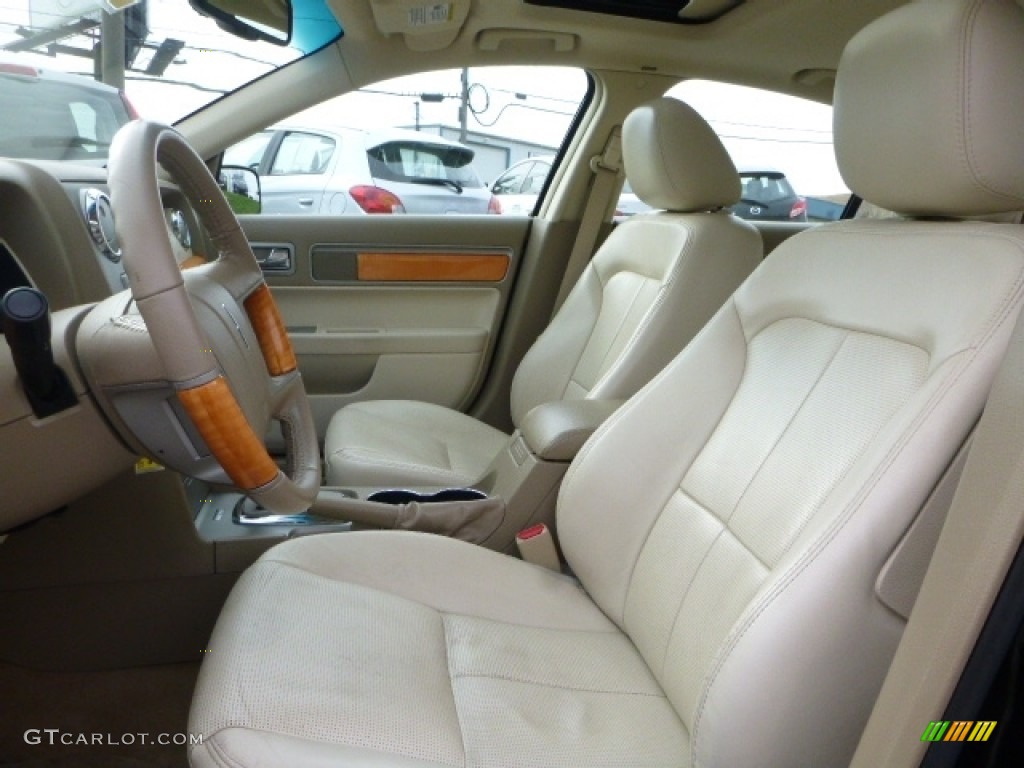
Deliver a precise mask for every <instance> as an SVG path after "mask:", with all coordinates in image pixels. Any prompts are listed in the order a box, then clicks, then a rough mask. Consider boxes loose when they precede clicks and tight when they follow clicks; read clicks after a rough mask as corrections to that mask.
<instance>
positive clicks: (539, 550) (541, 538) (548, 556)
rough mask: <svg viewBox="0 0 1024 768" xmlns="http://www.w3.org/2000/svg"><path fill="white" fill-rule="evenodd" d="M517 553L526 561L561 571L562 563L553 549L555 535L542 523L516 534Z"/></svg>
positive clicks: (556, 551)
mask: <svg viewBox="0 0 1024 768" xmlns="http://www.w3.org/2000/svg"><path fill="white" fill-rule="evenodd" d="M516 546H517V547H518V548H519V555H520V556H521V557H522V558H523V560H525V561H526V562H528V563H533V564H534V565H540V566H543V567H544V568H548V569H550V570H552V571H557V572H558V573H561V572H562V563H561V561H560V560H559V559H558V550H557V549H555V537H554V536H552V535H551V531H550V529H548V527H547V526H546V525H544V523H540V524H538V525H533V526H530V527H529V528H526V529H524V530H522V531H520V532H519V533H517V534H516Z"/></svg>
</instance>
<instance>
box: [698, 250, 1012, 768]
mask: <svg viewBox="0 0 1024 768" xmlns="http://www.w3.org/2000/svg"><path fill="white" fill-rule="evenodd" d="M996 238H997V239H1003V238H1001V237H999V236H998V235H997V236H996ZM1006 239H1009V238H1006ZM1015 244H1016V245H1017V246H1018V248H1020V245H1019V243H1015ZM1022 286H1024V271H1021V272H1018V275H1017V279H1016V281H1015V282H1014V284H1013V286H1012V287H1011V289H1010V290H1009V291H1008V292H1007V294H1006V295H1005V296H1004V299H1003V301H1002V302H1001V303H1000V304H998V305H997V307H996V309H995V311H994V315H995V317H994V318H993V319H992V322H990V323H988V329H987V331H985V332H983V333H982V334H981V338H980V339H979V340H978V342H977V343H976V344H972V345H969V346H967V347H966V348H965V349H964V350H962V352H961V353H960V354H961V355H963V359H961V360H960V362H959V364H958V365H957V366H956V367H955V368H954V369H953V370H951V371H950V372H949V373H947V374H946V375H945V376H944V377H943V381H942V382H941V383H940V384H939V385H938V386H937V387H936V391H935V392H934V393H933V395H932V396H931V397H930V398H929V400H928V402H927V403H925V404H924V405H923V407H922V408H921V410H920V412H919V413H918V415H917V417H916V418H915V419H914V420H913V421H912V422H911V424H910V425H908V427H907V428H906V430H904V432H903V433H902V434H900V435H897V436H895V439H894V440H893V443H892V445H891V446H890V448H889V450H888V452H887V453H886V456H885V457H884V459H883V461H882V462H881V463H880V464H879V466H878V467H877V468H876V469H875V471H874V472H872V473H871V475H870V476H869V477H868V478H867V479H866V480H865V482H864V484H863V485H862V486H861V488H860V490H859V491H857V492H856V493H855V494H854V495H853V498H852V499H851V500H850V502H849V503H848V504H847V505H846V507H845V508H844V509H843V510H842V511H840V512H839V513H838V514H837V515H836V516H835V518H834V520H833V521H832V522H831V523H830V524H829V525H828V527H827V528H826V529H825V530H824V531H823V532H822V533H821V535H820V536H819V537H818V539H817V541H815V542H811V544H810V545H809V546H808V547H807V549H806V550H805V551H804V553H803V555H802V556H801V557H800V558H799V559H798V560H797V561H796V562H795V563H794V564H793V565H792V566H790V568H789V569H788V571H787V572H786V573H784V574H781V575H780V577H779V578H778V580H777V581H776V583H775V585H774V586H773V587H772V588H771V589H770V590H769V591H768V592H767V593H766V594H765V595H764V596H763V597H762V598H761V600H760V601H759V603H757V604H753V603H751V604H750V605H748V607H747V610H746V611H744V614H745V616H741V619H740V620H739V621H738V622H737V623H736V624H735V625H734V628H733V630H732V631H731V632H730V635H729V636H728V637H727V638H726V641H725V642H724V643H723V644H722V645H721V646H720V648H719V651H718V653H717V655H716V659H715V660H714V662H713V663H712V667H711V669H710V670H709V672H708V674H707V677H706V683H705V684H704V688H703V691H702V693H701V697H700V702H699V704H698V707H697V713H696V716H695V717H694V724H693V730H692V733H693V738H692V740H691V742H690V753H691V760H692V761H693V765H694V766H696V765H698V762H697V743H698V738H697V737H698V734H699V730H700V725H701V721H702V719H703V716H704V712H705V707H706V705H707V701H708V698H709V695H710V691H711V690H712V688H713V687H714V684H715V681H716V680H717V678H718V676H719V675H720V674H721V672H722V669H723V667H724V666H725V664H726V663H727V662H728V660H729V658H730V654H731V652H732V650H733V649H734V648H735V647H736V646H737V645H738V644H739V642H740V640H742V639H743V637H744V636H745V635H746V633H747V632H748V631H749V630H750V629H751V627H752V626H753V625H754V623H755V622H756V621H757V619H758V618H760V616H761V614H762V613H764V611H765V610H767V608H768V607H769V606H770V605H771V604H772V603H773V602H774V601H775V599H776V598H777V597H779V596H780V595H781V594H782V593H783V592H784V591H785V590H786V588H787V587H788V586H789V585H790V584H791V583H792V582H793V581H795V580H796V578H797V577H798V576H799V575H800V574H801V573H803V572H804V571H805V570H806V569H807V568H808V567H809V566H810V564H811V563H812V562H814V561H815V560H816V559H817V557H818V556H819V555H820V554H821V553H822V552H823V551H824V550H825V549H826V548H827V546H828V544H830V543H831V542H832V541H833V540H834V539H835V538H836V537H837V536H838V535H839V533H840V532H841V531H842V530H843V529H844V528H845V527H846V525H847V524H848V523H849V522H850V520H852V519H853V516H854V514H855V513H856V511H857V510H858V509H859V508H860V507H861V505H862V504H863V503H864V501H865V500H866V499H867V498H868V497H870V495H871V493H872V491H873V490H874V489H875V487H876V486H877V485H878V484H879V483H880V482H881V481H882V479H884V478H885V477H886V475H887V474H888V472H889V469H890V468H891V467H892V465H893V464H895V463H896V461H897V460H898V459H899V458H900V457H901V456H902V455H903V451H904V449H905V448H906V446H907V444H909V443H910V442H911V440H912V438H913V437H914V436H915V435H916V434H917V433H918V431H919V430H920V429H921V427H922V425H924V424H925V423H926V422H927V421H928V417H929V416H930V415H931V413H932V412H933V411H934V410H935V409H936V408H937V407H938V406H939V404H940V403H942V402H944V400H945V398H946V396H947V394H948V393H949V391H950V390H951V389H953V387H954V386H955V385H956V384H957V383H958V382H959V381H960V379H961V377H962V376H963V375H964V373H965V372H966V371H967V370H969V369H970V368H971V364H972V363H973V362H974V360H975V359H976V357H977V355H978V352H979V350H981V349H982V348H984V347H985V345H986V343H987V342H988V341H989V340H990V339H991V338H992V336H994V335H995V333H996V331H997V330H998V329H999V328H1000V327H1002V326H1004V325H1005V324H1006V322H1007V321H1008V320H1013V317H1014V315H1013V309H1014V308H1017V309H1018V311H1019V310H1020V306H1019V305H1020V294H1021V288H1022ZM925 383H927V380H926V382H925Z"/></svg>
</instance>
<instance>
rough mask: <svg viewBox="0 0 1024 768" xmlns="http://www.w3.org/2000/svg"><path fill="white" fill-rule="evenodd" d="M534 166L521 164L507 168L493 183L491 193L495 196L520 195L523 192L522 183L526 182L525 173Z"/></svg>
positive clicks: (532, 164)
mask: <svg viewBox="0 0 1024 768" xmlns="http://www.w3.org/2000/svg"><path fill="white" fill-rule="evenodd" d="M534 165H535V163H523V164H522V165H516V166H513V167H512V168H509V169H508V170H507V171H505V173H503V174H502V175H501V176H499V177H498V180H497V181H495V182H494V185H493V186H492V187H491V191H492V192H493V193H494V194H496V195H518V194H520V193H521V192H522V191H523V182H524V181H525V180H526V174H527V171H529V169H530V168H532V167H533V166H534Z"/></svg>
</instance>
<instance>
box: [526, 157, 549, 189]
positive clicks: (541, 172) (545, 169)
mask: <svg viewBox="0 0 1024 768" xmlns="http://www.w3.org/2000/svg"><path fill="white" fill-rule="evenodd" d="M549 173H551V165H550V164H549V163H534V165H533V168H532V169H531V170H530V173H529V174H528V175H527V177H526V183H524V184H523V194H524V195H539V194H540V193H541V190H543V189H544V182H545V181H547V179H548V174H549Z"/></svg>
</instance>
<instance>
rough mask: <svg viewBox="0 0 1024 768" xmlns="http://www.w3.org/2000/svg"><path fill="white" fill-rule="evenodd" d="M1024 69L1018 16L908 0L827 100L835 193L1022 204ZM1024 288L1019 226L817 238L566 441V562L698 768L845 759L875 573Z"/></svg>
mask: <svg viewBox="0 0 1024 768" xmlns="http://www.w3.org/2000/svg"><path fill="white" fill-rule="evenodd" d="M1022 54H1024V10H1022V8H1021V7H1020V6H1018V5H1017V4H1016V3H1014V2H1013V0H934V1H930V2H915V3H911V4H909V5H907V6H904V7H902V8H901V9H899V10H897V11H896V12H894V13H892V14H890V15H888V16H886V17H884V18H882V19H880V20H879V21H877V22H875V23H874V24H872V25H870V26H869V27H867V28H866V29H865V30H864V31H862V32H861V33H859V34H858V35H857V36H856V37H855V38H854V40H853V41H852V42H851V43H850V45H849V46H848V48H847V51H846V53H845V54H844V57H843V59H842V63H841V67H840V75H839V81H838V85H837V93H836V123H837V131H836V141H837V149H838V157H839V159H840V169H841V171H842V172H843V174H844V177H845V178H846V180H847V183H848V184H850V186H851V187H852V188H853V189H854V190H855V191H857V192H861V191H863V192H865V193H866V194H867V199H873V198H874V199H878V200H881V201H884V204H885V205H886V206H887V207H888V208H890V209H892V210H895V211H897V212H902V213H913V214H917V215H922V216H928V217H933V218H934V217H942V218H946V219H951V218H953V217H957V216H961V215H964V214H968V213H969V214H981V213H984V214H994V213H998V212H1002V211H1009V210H1015V209H1020V208H1022V207H1024V151H1022V148H1021V147H1020V146H1019V144H1020V141H1021V138H1020V137H1021V134H1022V132H1021V131H1020V118H1021V107H1020V105H1022V104H1024V72H1022V70H1021V68H1020V67H1019V66H1018V62H1019V61H1020V60H1021V56H1022ZM1007 105H1012V106H1007ZM869 106H870V108H868V107H869ZM883 107H889V108H890V109H891V110H892V111H894V112H897V113H898V117H896V118H889V117H880V116H879V111H880V110H882V108H883ZM908 134H909V135H910V136H911V138H910V139H908V138H907V135H908ZM936 147H941V148H944V150H945V154H943V153H936V151H935V148H936ZM925 169H926V170H925ZM913 173H920V174H926V175H927V177H928V183H925V184H918V183H916V182H914V183H906V180H907V176H908V175H913ZM1022 295H1024V233H1022V232H1021V228H1020V227H1019V226H1016V225H1007V224H995V223H983V222H978V221H956V220H946V221H939V220H928V221H913V220H902V221H893V220H887V221H853V222H840V223H837V224H830V225H823V226H821V227H818V228H815V229H813V230H809V231H808V232H806V233H803V234H800V235H797V236H796V237H793V238H791V239H789V240H787V241H786V242H785V243H784V244H782V245H781V246H780V247H779V248H778V249H776V250H775V251H774V252H773V253H772V254H771V256H769V258H768V259H767V260H766V261H765V263H764V264H762V266H761V267H760V268H758V270H757V271H756V272H755V273H754V274H753V275H752V276H751V278H750V279H749V280H748V281H747V282H746V283H745V284H744V285H743V286H742V287H741V288H740V289H739V290H738V291H737V292H736V293H735V294H734V295H733V296H732V297H731V298H730V299H729V300H728V301H727V303H726V304H725V306H723V307H722V309H721V310H720V311H719V312H718V313H717V315H716V316H715V317H714V318H713V319H712V321H711V322H710V323H709V324H708V325H707V327H705V328H704V329H703V330H702V331H701V332H700V333H699V334H698V336H697V337H696V338H695V339H694V341H693V342H692V343H691V344H690V345H689V346H688V347H687V348H686V349H685V350H684V351H683V352H682V353H681V354H680V355H679V356H678V357H677V358H676V359H675V360H674V361H673V362H672V363H671V364H670V365H669V366H668V367H667V368H666V369H665V370H664V371H663V372H662V373H661V374H659V375H658V376H657V377H656V378H655V379H654V380H653V381H652V382H651V383H650V384H649V385H648V386H647V387H645V388H644V389H643V390H641V392H640V393H639V394H638V395H637V396H636V397H634V398H633V399H631V400H630V401H629V402H628V403H627V404H626V405H624V406H623V407H622V408H621V409H619V411H617V412H616V414H615V415H614V416H613V417H612V418H611V419H610V420H609V421H608V422H606V423H605V425H604V426H603V427H602V428H601V430H599V431H598V433H597V434H595V435H594V437H593V438H592V439H591V440H590V441H589V442H588V443H587V445H586V446H585V447H584V448H583V450H582V452H581V453H580V454H579V456H578V457H577V460H576V462H575V463H574V464H573V466H572V467H571V468H570V471H569V473H568V474H567V476H566V479H565V482H564V484H563V486H562V491H561V496H560V499H559V508H558V529H559V533H560V539H561V544H562V547H563V551H564V553H565V555H566V557H567V559H568V561H569V563H570V564H571V566H572V567H573V569H574V571H575V573H576V574H577V576H578V577H579V578H580V580H581V582H582V583H583V585H584V587H585V588H586V590H587V591H588V592H589V593H590V594H591V596H592V597H593V598H594V599H595V601H596V602H597V603H598V604H599V605H600V607H601V608H602V610H604V611H605V613H606V614H607V615H608V616H609V617H611V618H612V620H613V621H615V622H616V623H617V624H618V625H619V626H620V627H622V628H623V629H624V631H625V632H626V633H627V634H628V635H629V636H630V638H631V639H632V641H633V643H634V644H635V645H636V647H637V648H638V649H639V651H640V652H641V654H642V655H643V657H644V659H645V660H646V662H647V664H648V666H649V667H650V669H651V671H652V673H653V674H654V676H655V678H656V679H657V680H658V682H659V683H660V684H661V686H662V687H663V689H664V690H665V691H666V693H667V695H668V697H669V699H670V701H671V702H672V704H673V706H674V708H675V709H676V712H677V713H678V715H679V718H680V720H681V721H682V723H683V724H684V725H685V727H686V729H687V730H688V732H689V734H690V748H691V762H692V764H693V765H702V766H739V765H757V766H761V767H762V768H767V767H770V766H792V765H814V766H830V765H846V764H847V763H848V761H849V760H850V758H851V756H852V754H853V751H854V749H855V746H856V743H857V739H858V738H859V735H860V733H861V730H862V728H863V726H864V723H865V722H866V720H867V717H868V714H869V712H870V710H871V706H872V704H873V702H874V699H875V696H876V695H877V692H878V690H879V688H880V686H881V682H882V680H883V678H884V676H885V672H886V669H887V667H888V664H889V661H890V659H891V657H892V654H893V652H894V650H895V648H896V645H897V643H898V642H899V639H900V635H901V633H902V630H903V626H904V620H903V618H902V617H901V616H898V615H897V614H896V613H894V612H893V611H891V610H890V609H889V608H888V607H886V605H885V604H884V603H883V602H882V601H881V600H880V599H879V597H878V596H877V594H876V582H877V579H878V576H879V573H880V572H881V571H882V569H883V566H884V564H885V563H886V560H887V559H888V558H889V557H890V555H891V553H892V552H893V550H894V549H895V548H896V546H897V544H898V543H899V541H900V539H901V537H902V536H903V535H904V533H905V532H906V531H907V529H908V528H909V526H910V525H911V523H912V522H913V520H914V518H915V516H916V514H917V513H918V511H919V510H920V508H921V507H922V505H923V503H924V501H925V500H926V498H927V496H928V494H929V492H930V491H931V490H932V488H933V487H934V486H935V484H936V482H937V481H938V480H939V478H940V477H941V475H942V473H943V471H944V470H945V469H946V467H947V466H948V465H949V464H950V462H951V461H952V459H953V457H954V455H955V453H956V451H957V449H958V448H959V447H960V445H961V443H962V442H963V440H964V439H965V437H966V436H967V434H968V433H969V431H970V429H971V427H972V425H973V424H974V423H975V421H976V420H977V418H978V416H979V414H980V412H981V409H982V407H983V405H984V402H985V397H986V395H987V392H988V390H989V387H990V385H991V381H992V378H993V376H994V372H995V370H996V368H997V367H998V365H999V363H1000V361H1001V359H1002V356H1003V354H1004V351H1005V348H1006V344H1007V341H1008V338H1009V335H1010V333H1011V331H1012V328H1013V325H1014V322H1015V319H1016V316H1017V314H1018V313H1019V311H1020V307H1021V303H1022ZM922 716H924V715H923V714H922Z"/></svg>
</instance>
